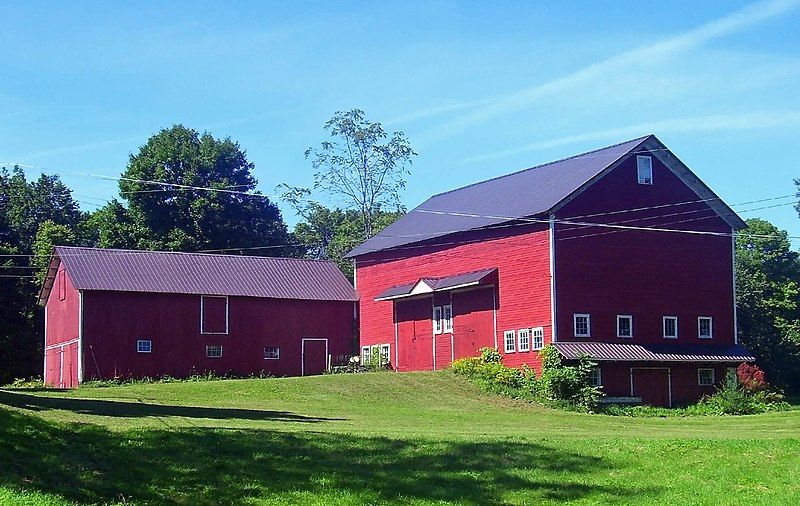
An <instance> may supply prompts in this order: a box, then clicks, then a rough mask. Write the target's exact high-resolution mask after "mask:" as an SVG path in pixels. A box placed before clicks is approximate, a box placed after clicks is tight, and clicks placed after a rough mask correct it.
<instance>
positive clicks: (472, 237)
mask: <svg viewBox="0 0 800 506" xmlns="http://www.w3.org/2000/svg"><path fill="white" fill-rule="evenodd" d="M744 226H745V224H744V222H743V221H742V220H741V219H740V218H739V217H738V216H737V215H736V213H734V212H733V211H732V210H731V209H730V208H729V207H728V206H727V205H725V203H723V202H722V200H721V199H719V197H717V196H716V195H715V194H714V193H713V192H712V191H711V189H709V188H708V187H707V186H706V185H705V184H704V183H703V182H702V181H701V180H700V179H699V178H698V177H697V176H696V175H694V173H692V171H691V170H689V168H688V167H687V166H686V165H685V164H683V163H682V162H681V161H680V160H679V159H678V158H677V157H676V156H675V155H674V154H673V153H672V152H671V151H670V150H669V149H667V147H666V146H664V145H663V144H662V143H661V142H660V141H659V140H658V139H657V138H656V137H655V136H653V135H649V136H646V137H642V138H639V139H634V140H631V141H628V142H623V143H620V144H617V145H614V146H609V147H606V148H603V149H599V150H596V151H592V152H588V153H584V154H581V155H577V156H573V157H570V158H567V159H564V160H560V161H556V162H552V163H548V164H544V165H540V166H537V167H533V168H530V169H525V170H522V171H519V172H515V173H513V174H509V175H505V176H500V177H497V178H494V179H490V180H488V181H484V182H480V183H476V184H473V185H469V186H465V187H463V188H459V189H456V190H452V191H449V192H445V193H442V194H439V195H435V196H433V197H431V198H430V199H428V200H427V201H425V202H424V203H423V204H421V205H420V206H419V207H417V208H416V209H414V210H412V211H411V212H409V213H408V214H406V215H405V216H403V217H402V218H400V219H399V220H397V221H396V222H395V223H393V224H392V225H391V226H389V227H387V228H386V229H385V230H383V231H382V232H381V233H380V234H378V235H377V236H376V237H374V238H372V239H370V240H368V241H366V242H365V243H363V244H362V245H360V246H358V247H357V248H355V249H354V250H353V251H352V252H350V253H349V256H350V257H352V258H353V259H354V261H355V272H356V288H357V291H358V293H359V295H360V297H361V302H360V339H361V346H362V355H364V358H365V359H368V358H369V357H368V356H369V355H374V354H375V353H380V355H381V358H382V359H383V360H386V361H388V362H390V363H391V364H392V366H393V367H394V368H396V369H397V370H399V371H410V370H430V369H441V368H444V367H447V366H448V365H449V364H450V363H452V361H453V360H455V359H458V358H460V357H466V356H474V355H476V353H477V350H478V349H479V348H481V347H484V346H489V347H494V348H497V349H498V350H499V351H500V352H501V353H502V355H503V362H504V363H505V364H507V365H510V366H519V365H522V364H528V365H530V366H533V367H534V368H536V369H537V370H540V360H539V353H538V350H540V349H541V348H542V347H543V346H545V345H547V344H550V343H552V344H554V346H555V347H556V349H557V350H558V351H559V352H560V353H561V355H562V356H563V358H564V359H566V360H568V361H569V360H576V359H577V358H579V357H580V356H581V355H582V354H586V355H589V356H590V357H591V358H593V359H594V360H596V361H597V362H598V363H599V364H600V366H599V368H598V370H597V372H596V375H595V380H596V382H597V383H598V384H600V385H602V387H603V389H604V391H605V393H606V394H607V395H609V396H613V397H633V398H636V397H639V398H641V400H642V401H643V402H645V403H649V404H658V405H673V404H685V403H688V402H691V401H693V400H696V399H697V398H698V397H699V396H701V395H702V394H705V393H710V392H713V390H714V388H715V386H718V385H719V384H720V382H721V381H723V379H724V378H725V375H726V374H727V372H728V371H729V368H730V367H732V366H735V365H737V364H739V363H741V362H742V361H751V360H753V357H752V356H751V355H750V354H749V353H748V352H747V351H746V350H744V349H742V348H741V347H739V346H738V340H737V336H736V310H735V296H734V290H735V288H734V268H733V261H734V258H733V252H734V248H733V245H734V242H733V233H734V232H735V231H736V230H738V229H741V228H743V227H744Z"/></svg>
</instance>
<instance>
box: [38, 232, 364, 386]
mask: <svg viewBox="0 0 800 506" xmlns="http://www.w3.org/2000/svg"><path fill="white" fill-rule="evenodd" d="M40 303H41V304H42V305H44V306H45V353H44V379H45V383H46V384H48V385H52V386H56V387H61V388H72V387H76V386H78V384H79V383H81V382H82V381H84V380H87V379H95V378H103V379H107V378H115V377H122V378H137V377H159V376H164V375H168V376H173V377H186V376H188V375H191V374H194V373H198V374H199V373H204V372H213V373H216V374H225V373H235V374H238V375H248V374H257V373H261V372H264V373H268V374H273V375H277V376H295V375H303V374H319V373H321V372H323V371H324V370H325V369H326V368H327V367H328V366H329V365H330V360H331V357H332V356H333V357H335V356H337V355H348V354H350V353H351V350H352V349H353V340H354V331H355V314H356V312H355V311H356V303H357V296H356V293H355V291H354V290H353V287H352V286H351V285H350V282H349V281H348V280H347V279H346V278H345V277H344V275H343V274H342V273H341V271H339V269H338V268H337V266H336V265H335V264H334V263H332V262H328V261H316V260H300V259H291V258H264V257H250V256H233V255H207V254H195V253H174V252H151V251H130V250H114V249H94V248H71V247H56V248H55V251H54V253H53V257H52V259H51V262H50V267H49V271H48V275H47V278H46V280H45V283H44V286H43V288H42V292H41V295H40Z"/></svg>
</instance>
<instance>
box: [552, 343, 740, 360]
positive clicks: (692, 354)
mask: <svg viewBox="0 0 800 506" xmlns="http://www.w3.org/2000/svg"><path fill="white" fill-rule="evenodd" d="M553 346H554V347H555V349H556V350H557V351H558V353H559V354H560V355H561V356H562V357H563V358H564V359H566V360H577V359H580V358H581V357H583V356H586V357H588V358H590V359H591V360H594V361H596V362H717V363H741V362H753V361H755V359H756V358H755V357H754V356H753V354H752V353H750V352H749V351H747V350H746V349H744V348H741V347H739V346H714V345H678V344H675V345H660V344H623V343H598V342H585V341H579V342H558V343H553Z"/></svg>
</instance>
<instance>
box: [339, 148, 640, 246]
mask: <svg viewBox="0 0 800 506" xmlns="http://www.w3.org/2000/svg"><path fill="white" fill-rule="evenodd" d="M649 137H651V136H645V137H640V138H638V139H633V140H630V141H627V142H623V143H621V144H615V145H613V146H608V147H606V148H602V149H598V150H595V151H589V152H587V153H583V154H580V155H576V156H572V157H570V158H565V159H563V160H559V161H555V162H550V163H546V164H544V165H539V166H536V167H531V168H529V169H525V170H521V171H519V172H514V173H512V174H507V175H504V176H500V177H496V178H493V179H489V180H487V181H482V182H479V183H475V184H471V185H468V186H464V187H462V188H458V189H456V190H451V191H448V192H445V193H440V194H438V195H434V196H433V197H431V198H429V199H428V200H426V201H425V202H423V203H422V204H421V205H420V206H418V207H416V208H415V209H413V210H412V211H411V212H409V213H408V214H406V215H404V216H402V217H400V218H399V219H398V220H397V221H395V222H394V223H392V224H391V225H389V226H388V227H386V228H385V229H384V230H383V231H381V232H380V233H379V234H378V235H376V236H375V237H373V238H371V239H369V240H367V241H366V242H364V243H363V244H361V245H360V246H358V247H356V248H355V249H353V250H352V251H350V252H349V253H348V254H347V256H348V257H355V256H359V255H363V254H365V253H371V252H374V251H380V250H384V249H389V248H396V247H398V246H402V245H405V244H411V243H415V242H419V241H424V240H427V239H432V238H435V237H440V236H443V235H447V234H449V233H453V232H461V231H465V230H472V229H476V228H482V227H487V226H491V225H496V224H499V223H502V222H505V221H509V220H510V219H514V218H522V217H526V216H535V215H537V214H542V213H546V212H547V211H549V210H550V209H551V208H553V207H554V206H555V205H556V204H558V203H559V202H561V201H562V200H563V199H564V198H566V197H567V196H569V195H570V194H571V193H573V192H574V191H576V190H577V189H578V188H580V187H581V186H583V185H584V184H585V183H586V182H587V181H589V180H591V179H592V178H593V177H595V176H596V175H598V174H599V173H600V172H602V171H603V170H604V169H605V168H607V167H608V166H610V165H612V164H613V163H614V162H616V161H617V160H619V159H620V158H622V157H623V156H625V155H626V154H628V153H629V152H631V151H633V150H634V149H636V147H638V146H639V145H640V144H642V142H644V141H645V140H646V139H648V138H649ZM425 211H440V212H445V213H464V214H474V215H482V216H484V215H488V216H494V218H489V217H472V216H454V215H452V214H432V213H430V212H425Z"/></svg>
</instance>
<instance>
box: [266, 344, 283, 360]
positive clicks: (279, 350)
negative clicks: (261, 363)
mask: <svg viewBox="0 0 800 506" xmlns="http://www.w3.org/2000/svg"><path fill="white" fill-rule="evenodd" d="M267 348H271V349H274V350H278V356H277V357H267V356H265V357H264V360H280V359H281V347H280V346H264V355H266V354H267Z"/></svg>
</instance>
